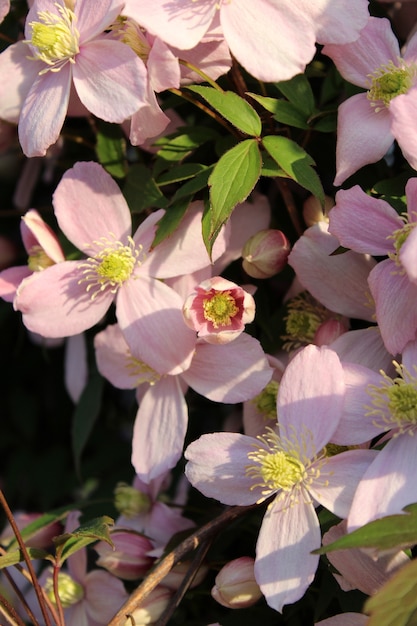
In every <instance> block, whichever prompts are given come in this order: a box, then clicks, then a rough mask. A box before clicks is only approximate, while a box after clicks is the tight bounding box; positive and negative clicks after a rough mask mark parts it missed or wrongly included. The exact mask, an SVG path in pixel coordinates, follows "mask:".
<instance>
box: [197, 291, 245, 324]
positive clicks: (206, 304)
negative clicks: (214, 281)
mask: <svg viewBox="0 0 417 626" xmlns="http://www.w3.org/2000/svg"><path fill="white" fill-rule="evenodd" d="M203 311H204V317H205V319H206V320H208V321H209V322H212V324H213V326H214V328H219V326H229V325H230V324H231V323H232V319H233V318H234V317H235V316H236V315H237V314H238V313H239V308H238V307H237V306H236V301H235V299H234V297H233V296H232V294H231V293H230V291H219V292H217V293H215V294H214V295H211V294H210V295H209V297H208V298H205V299H204V300H203Z"/></svg>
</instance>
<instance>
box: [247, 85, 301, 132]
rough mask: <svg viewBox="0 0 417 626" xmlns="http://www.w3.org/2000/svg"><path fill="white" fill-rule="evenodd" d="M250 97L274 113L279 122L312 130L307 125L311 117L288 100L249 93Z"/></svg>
mask: <svg viewBox="0 0 417 626" xmlns="http://www.w3.org/2000/svg"><path fill="white" fill-rule="evenodd" d="M248 95H249V96H250V97H251V98H253V99H254V100H256V101H257V102H259V104H261V105H262V106H263V107H264V109H266V110H267V111H269V112H270V113H272V114H273V117H274V119H275V120H276V121H277V122H281V124H287V125H288V126H294V127H295V128H303V129H307V128H310V127H309V125H308V123H307V119H308V117H309V116H308V115H307V114H306V113H305V112H303V111H300V109H299V108H298V107H296V106H294V105H293V104H292V103H291V102H287V101H286V100H277V99H276V98H268V97H265V96H258V94H256V93H249V94H248Z"/></svg>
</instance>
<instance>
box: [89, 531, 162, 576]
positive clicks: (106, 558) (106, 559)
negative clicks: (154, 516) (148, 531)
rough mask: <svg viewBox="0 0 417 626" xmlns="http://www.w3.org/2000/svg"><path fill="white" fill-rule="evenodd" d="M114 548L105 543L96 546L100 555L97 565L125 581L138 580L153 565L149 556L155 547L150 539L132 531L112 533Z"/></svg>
mask: <svg viewBox="0 0 417 626" xmlns="http://www.w3.org/2000/svg"><path fill="white" fill-rule="evenodd" d="M111 540H112V541H113V543H114V548H112V547H111V546H110V545H109V544H108V543H106V542H105V541H100V542H99V543H97V544H96V545H95V547H94V548H95V550H96V552H98V554H99V558H98V559H97V565H100V566H101V567H104V568H105V569H106V570H107V571H109V572H110V573H111V574H114V576H117V577H118V578H122V579H123V580H136V579H137V578H140V577H142V576H144V575H145V574H146V573H147V572H148V570H149V569H150V567H151V566H152V565H153V562H154V559H153V558H151V557H150V556H148V553H149V551H150V550H152V549H153V546H152V544H151V542H150V541H149V539H147V538H146V537H143V535H140V534H138V533H136V532H135V531H131V530H116V531H114V532H112V533H111Z"/></svg>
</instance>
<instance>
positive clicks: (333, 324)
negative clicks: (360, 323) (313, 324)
mask: <svg viewBox="0 0 417 626" xmlns="http://www.w3.org/2000/svg"><path fill="white" fill-rule="evenodd" d="M348 330H349V324H348V321H347V320H345V319H334V318H332V319H329V320H326V321H325V322H323V323H322V324H320V326H319V327H318V329H317V330H316V332H315V335H314V339H313V343H315V344H316V346H328V345H330V344H331V343H333V341H335V340H336V339H337V338H338V337H340V335H343V334H344V333H346V332H347V331H348Z"/></svg>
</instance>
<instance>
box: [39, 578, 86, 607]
mask: <svg viewBox="0 0 417 626" xmlns="http://www.w3.org/2000/svg"><path fill="white" fill-rule="evenodd" d="M44 589H45V591H46V594H47V596H48V598H49V599H50V600H51V601H52V602H53V603H54V604H56V598H55V592H54V584H53V579H52V577H49V578H47V580H46V583H45V585H44ZM58 596H59V599H60V601H61V604H62V607H63V608H64V609H67V608H68V607H70V606H73V605H74V604H77V602H80V601H81V600H82V599H83V597H84V589H83V587H82V585H80V583H77V582H76V581H75V580H74V579H73V578H71V576H70V575H69V574H66V573H65V572H59V574H58Z"/></svg>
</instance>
